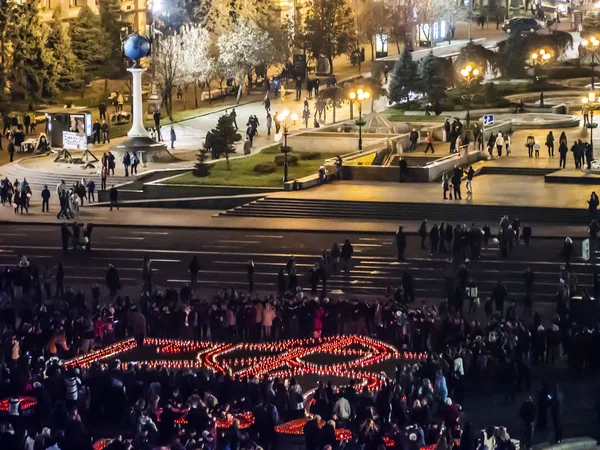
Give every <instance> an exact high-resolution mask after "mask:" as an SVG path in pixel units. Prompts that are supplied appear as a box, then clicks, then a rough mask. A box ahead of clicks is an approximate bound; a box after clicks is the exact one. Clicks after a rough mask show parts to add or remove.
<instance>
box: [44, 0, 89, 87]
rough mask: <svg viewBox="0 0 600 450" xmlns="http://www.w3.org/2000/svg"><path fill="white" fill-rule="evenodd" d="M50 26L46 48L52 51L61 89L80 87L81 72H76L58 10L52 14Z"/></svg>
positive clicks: (67, 36)
mask: <svg viewBox="0 0 600 450" xmlns="http://www.w3.org/2000/svg"><path fill="white" fill-rule="evenodd" d="M52 17H53V19H54V20H53V22H52V23H51V24H50V31H49V34H48V42H47V43H46V45H47V47H48V48H49V49H50V50H51V51H52V54H53V56H54V59H55V60H56V75H57V76H58V85H59V87H60V88H61V89H76V88H78V87H81V72H80V71H79V70H78V69H79V68H78V65H77V61H76V59H75V54H74V53H73V49H72V48H71V38H70V37H69V33H68V31H67V28H66V27H65V25H64V23H63V21H62V15H61V10H60V8H57V9H56V11H54V14H53V16H52Z"/></svg>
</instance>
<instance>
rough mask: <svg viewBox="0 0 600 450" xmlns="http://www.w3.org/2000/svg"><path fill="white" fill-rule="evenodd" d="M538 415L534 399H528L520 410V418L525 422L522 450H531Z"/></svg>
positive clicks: (521, 442) (521, 443)
mask: <svg viewBox="0 0 600 450" xmlns="http://www.w3.org/2000/svg"><path fill="white" fill-rule="evenodd" d="M536 415H537V409H536V407H535V404H534V403H533V399H532V398H531V397H528V398H527V400H526V401H525V403H523V405H522V406H521V409H520V410H519V417H520V418H521V420H522V422H523V435H522V437H521V441H520V447H519V448H520V449H521V450H529V449H530V448H531V443H532V441H533V432H534V430H535V417H536Z"/></svg>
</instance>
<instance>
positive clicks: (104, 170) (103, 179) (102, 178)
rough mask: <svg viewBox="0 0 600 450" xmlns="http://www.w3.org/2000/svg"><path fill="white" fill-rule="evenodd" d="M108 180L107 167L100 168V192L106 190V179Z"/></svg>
mask: <svg viewBox="0 0 600 450" xmlns="http://www.w3.org/2000/svg"><path fill="white" fill-rule="evenodd" d="M107 178H108V167H102V171H101V172H100V190H102V191H105V190H106V179H107Z"/></svg>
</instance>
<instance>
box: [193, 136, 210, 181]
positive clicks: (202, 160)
mask: <svg viewBox="0 0 600 450" xmlns="http://www.w3.org/2000/svg"><path fill="white" fill-rule="evenodd" d="M209 156H210V149H209V148H208V146H207V145H206V143H205V144H204V145H203V146H202V148H201V149H200V150H198V156H197V159H198V162H196V164H195V165H194V175H196V176H197V177H207V176H209V175H210V169H211V165H210V164H206V161H207V160H208V157H209Z"/></svg>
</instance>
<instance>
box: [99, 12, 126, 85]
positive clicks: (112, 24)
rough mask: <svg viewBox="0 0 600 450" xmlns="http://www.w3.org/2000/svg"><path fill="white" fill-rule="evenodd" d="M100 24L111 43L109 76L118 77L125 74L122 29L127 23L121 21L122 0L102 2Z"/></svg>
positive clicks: (108, 65) (108, 66)
mask: <svg viewBox="0 0 600 450" xmlns="http://www.w3.org/2000/svg"><path fill="white" fill-rule="evenodd" d="M100 24H101V25H102V28H103V29H104V32H105V33H106V35H107V37H108V40H109V42H110V53H109V55H108V63H109V64H107V69H108V70H107V72H108V73H107V75H110V76H114V77H118V76H120V75H122V74H123V73H124V72H125V58H123V49H122V43H121V37H122V36H121V29H122V28H123V27H124V26H125V23H124V22H123V21H122V20H121V1H120V0H100Z"/></svg>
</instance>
